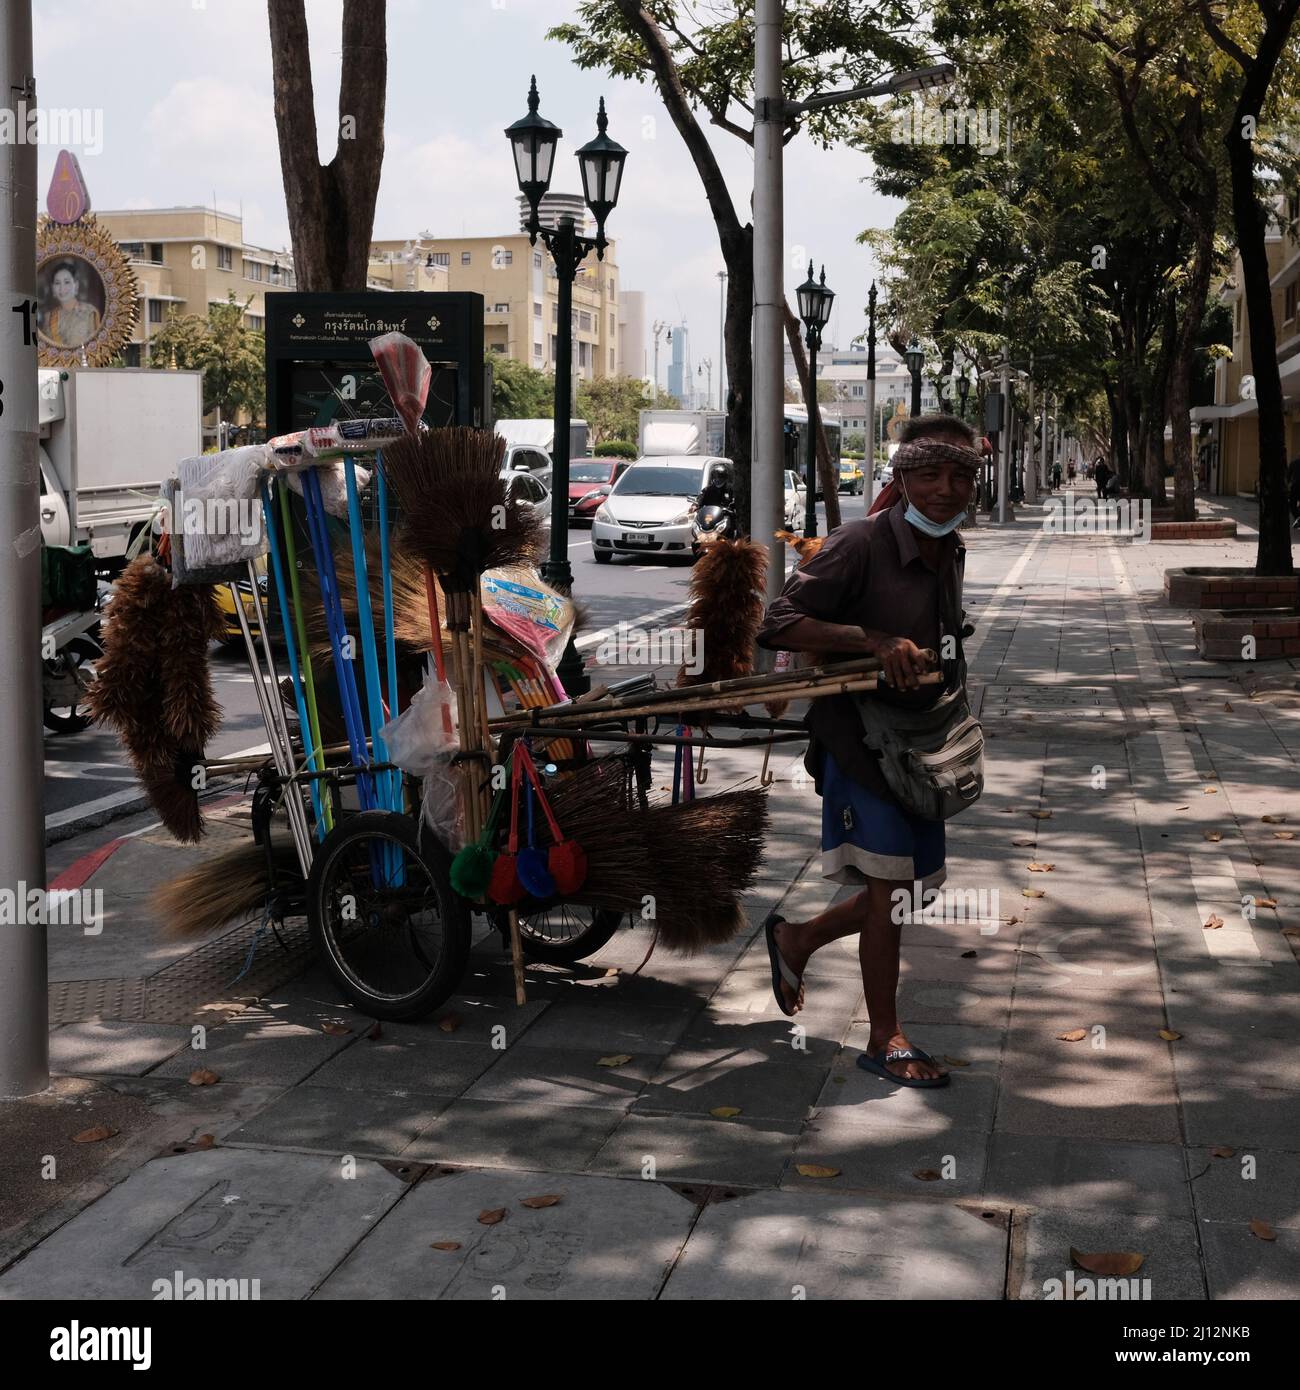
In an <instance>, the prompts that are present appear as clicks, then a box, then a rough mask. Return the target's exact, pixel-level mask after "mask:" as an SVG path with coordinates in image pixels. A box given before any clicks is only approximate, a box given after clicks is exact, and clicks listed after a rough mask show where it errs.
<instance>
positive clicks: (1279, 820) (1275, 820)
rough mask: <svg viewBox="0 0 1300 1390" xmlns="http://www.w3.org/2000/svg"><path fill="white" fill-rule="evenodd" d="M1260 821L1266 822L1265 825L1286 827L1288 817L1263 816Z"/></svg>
mask: <svg viewBox="0 0 1300 1390" xmlns="http://www.w3.org/2000/svg"><path fill="white" fill-rule="evenodd" d="M1260 820H1262V821H1263V822H1264V824H1265V825H1285V824H1286V817H1285V816H1277V815H1273V816H1261V817H1260Z"/></svg>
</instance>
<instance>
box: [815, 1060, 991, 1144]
mask: <svg viewBox="0 0 1300 1390" xmlns="http://www.w3.org/2000/svg"><path fill="white" fill-rule="evenodd" d="M859 1056H861V1052H860V1051H858V1050H854V1051H849V1050H848V1049H847V1048H846V1049H845V1050H844V1051H843V1052H842V1053H841V1054H840V1055H839V1056H838V1057H837V1058H836V1059H835V1064H834V1066H833V1067H832V1068H831V1070H830V1073H829V1074H828V1075H827V1077H826V1084H825V1086H824V1087H823V1088H822V1090H821V1092H820V1094H819V1095H818V1097H817V1109H816V1112H815V1114H814V1115H813V1117H812V1118H813V1122H814V1123H818V1124H820V1123H822V1122H823V1120H824V1119H825V1118H826V1117H827V1116H832V1115H833V1116H834V1117H835V1118H836V1119H837V1120H842V1121H843V1122H844V1123H846V1124H856V1125H874V1124H877V1123H884V1124H892V1125H916V1126H917V1127H918V1128H921V1129H925V1130H927V1131H931V1132H934V1131H940V1130H944V1129H973V1130H981V1131H982V1130H988V1129H991V1128H992V1127H993V1115H994V1109H995V1106H996V1102H997V1090H998V1088H997V1081H996V1078H995V1077H993V1076H991V1075H988V1074H987V1073H983V1074H982V1073H980V1072H978V1071H974V1070H972V1069H968V1068H963V1067H949V1068H948V1072H949V1076H950V1077H951V1080H950V1081H949V1082H948V1084H947V1085H946V1086H895V1085H894V1084H893V1082H891V1081H886V1080H885V1079H884V1077H882V1076H877V1075H876V1074H875V1073H874V1072H869V1071H865V1070H863V1068H862V1067H860V1066H858V1062H857V1059H858V1057H859ZM931 1056H937V1054H935V1053H933V1052H931Z"/></svg>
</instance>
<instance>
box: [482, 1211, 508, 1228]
mask: <svg viewBox="0 0 1300 1390" xmlns="http://www.w3.org/2000/svg"><path fill="white" fill-rule="evenodd" d="M505 1219H506V1209H505V1207H491V1208H489V1209H488V1210H487V1211H481V1212H479V1214H478V1224H479V1225H480V1226H499V1225H500V1224H501V1222H503V1221H504V1220H505Z"/></svg>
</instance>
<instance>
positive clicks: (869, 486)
mask: <svg viewBox="0 0 1300 1390" xmlns="http://www.w3.org/2000/svg"><path fill="white" fill-rule="evenodd" d="M863 491H864V492H865V493H866V498H867V504H866V509H867V511H870V510H871V504H872V503H873V502H874V501H875V500H876V282H875V281H874V280H873V281H872V282H871V288H870V289H869V290H868V291H867V478H866V486H865V487H864V489H863Z"/></svg>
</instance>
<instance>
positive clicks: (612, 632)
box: [573, 599, 687, 651]
mask: <svg viewBox="0 0 1300 1390" xmlns="http://www.w3.org/2000/svg"><path fill="white" fill-rule="evenodd" d="M686 606H687V600H686V599H683V600H682V601H681V602H680V603H670V604H669V605H668V606H667V607H666V608H656V609H655V610H654V611H653V612H650V613H637V614H635V615H634V616H632V617H630V618H620V619H619V622H617V623H615V624H614V625H613V626H612V627H602V628H601V629H600V631H599V632H589V633H587V634H586V635H585V636H582V637H579V638H578V640H577V641H576V642H575V643H574V644H573V645H574V646H575V647H576V648H577V649H578V650H579V651H585V650H586V649H587V648H588V647H597V646H599V645H600V644H601V643H602V642H603V641H604V640H605V639H606V638H607V637H617V636H618V629H619V624H620V623H624V624H626V625H627V626H628V627H644V626H646V624H648V623H653V622H656V621H657V620H658V619H660V618H666V617H667V616H668V615H669V614H670V613H685V612H686Z"/></svg>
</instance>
